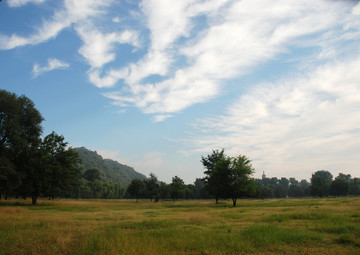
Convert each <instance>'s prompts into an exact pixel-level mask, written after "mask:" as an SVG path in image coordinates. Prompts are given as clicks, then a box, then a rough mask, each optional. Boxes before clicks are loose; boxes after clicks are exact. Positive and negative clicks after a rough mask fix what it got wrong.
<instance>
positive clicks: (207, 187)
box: [126, 149, 360, 206]
mask: <svg viewBox="0 0 360 255" xmlns="http://www.w3.org/2000/svg"><path fill="white" fill-rule="evenodd" d="M201 162H202V164H203V166H204V169H205V171H204V175H205V177H204V178H197V179H196V180H195V182H194V184H187V185H186V184H184V181H183V180H182V179H181V178H180V177H178V176H175V177H173V178H172V182H171V183H170V184H166V183H164V182H159V181H158V180H157V177H156V176H155V175H154V174H151V175H150V178H148V179H146V180H138V179H134V180H132V182H131V183H130V185H129V186H128V188H127V191H126V197H132V198H136V199H137V200H138V199H139V198H148V199H150V200H154V201H158V199H173V200H177V199H209V198H211V199H215V201H216V203H218V201H219V199H231V200H232V202H233V206H236V201H237V199H238V198H258V199H259V198H260V199H264V198H287V197H293V198H296V197H310V196H315V197H324V196H359V195H360V178H356V177H355V178H352V177H351V175H349V174H343V173H339V175H338V176H337V177H336V178H334V179H333V176H332V174H331V173H330V172H328V171H325V170H319V171H317V172H315V173H314V174H312V177H311V181H310V182H308V181H307V180H305V179H303V180H301V181H298V180H296V179H295V178H293V177H292V178H289V179H287V178H285V177H282V178H280V179H278V178H277V177H272V178H267V177H266V176H265V174H263V176H262V178H261V179H255V178H252V177H251V176H252V174H253V173H254V169H253V167H252V165H251V160H249V159H248V158H247V157H246V156H244V155H239V156H237V157H229V156H226V155H225V153H224V149H223V150H213V152H212V153H211V154H209V155H207V156H206V157H204V156H202V157H201Z"/></svg>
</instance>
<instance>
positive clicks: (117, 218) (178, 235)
mask: <svg viewBox="0 0 360 255" xmlns="http://www.w3.org/2000/svg"><path fill="white" fill-rule="evenodd" d="M359 211H360V198H358V197H356V198H331V199H329V198H326V199H270V200H239V201H238V207H236V208H233V207H232V204H231V202H230V201H221V203H220V204H215V201H212V200H209V201H160V202H159V203H156V204H154V203H151V202H150V201H148V200H140V201H139V203H136V201H134V200H65V199H64V200H57V201H48V200H40V201H39V205H38V206H32V205H31V204H30V201H22V200H9V201H1V202H0V217H1V221H0V247H1V249H0V254H337V255H338V254H359V250H360V213H359Z"/></svg>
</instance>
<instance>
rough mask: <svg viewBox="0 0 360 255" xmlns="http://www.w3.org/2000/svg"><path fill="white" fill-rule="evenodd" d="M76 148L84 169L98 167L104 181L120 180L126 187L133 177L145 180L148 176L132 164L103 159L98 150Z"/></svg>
mask: <svg viewBox="0 0 360 255" xmlns="http://www.w3.org/2000/svg"><path fill="white" fill-rule="evenodd" d="M74 150H76V151H77V152H78V153H79V157H80V158H81V159H82V163H83V165H84V169H85V170H88V169H93V168H96V169H98V170H99V171H100V175H101V179H102V181H104V182H107V181H112V182H120V183H121V185H122V186H123V187H126V186H128V185H129V184H130V182H131V180H133V179H140V180H143V179H145V178H146V176H145V175H143V174H141V173H138V172H136V171H135V170H134V168H132V167H130V166H126V165H123V164H120V163H119V162H117V161H114V160H111V159H103V158H102V157H101V156H100V155H99V154H97V153H96V151H91V150H88V149H87V148H85V147H80V148H74Z"/></svg>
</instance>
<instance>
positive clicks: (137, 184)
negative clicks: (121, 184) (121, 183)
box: [127, 179, 145, 202]
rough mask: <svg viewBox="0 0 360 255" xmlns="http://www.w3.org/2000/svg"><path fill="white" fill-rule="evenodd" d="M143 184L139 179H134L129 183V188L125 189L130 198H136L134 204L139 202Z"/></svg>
mask: <svg viewBox="0 0 360 255" xmlns="http://www.w3.org/2000/svg"><path fill="white" fill-rule="evenodd" d="M144 191H145V184H144V182H143V181H141V180H139V179H134V180H132V181H131V183H130V184H129V186H128V187H127V192H128V193H129V194H130V196H131V197H135V198H136V202H138V201H139V198H140V197H141V196H142V195H143V194H144Z"/></svg>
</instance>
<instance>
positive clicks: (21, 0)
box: [7, 0, 46, 7]
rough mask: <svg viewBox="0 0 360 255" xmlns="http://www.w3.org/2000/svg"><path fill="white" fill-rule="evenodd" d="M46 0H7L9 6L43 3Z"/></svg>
mask: <svg viewBox="0 0 360 255" xmlns="http://www.w3.org/2000/svg"><path fill="white" fill-rule="evenodd" d="M45 1H46V0H7V4H8V6H9V7H21V6H23V5H26V4H30V3H33V4H41V3H44V2H45Z"/></svg>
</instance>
